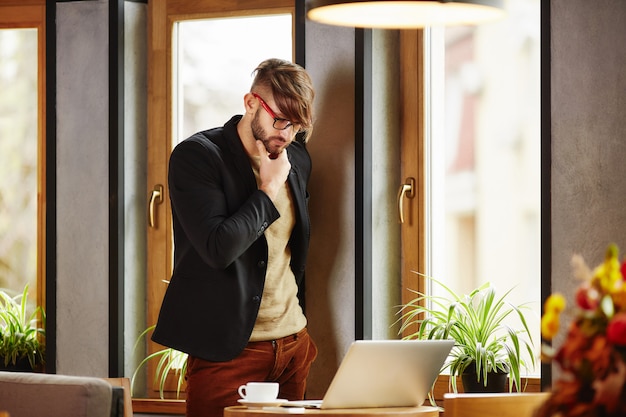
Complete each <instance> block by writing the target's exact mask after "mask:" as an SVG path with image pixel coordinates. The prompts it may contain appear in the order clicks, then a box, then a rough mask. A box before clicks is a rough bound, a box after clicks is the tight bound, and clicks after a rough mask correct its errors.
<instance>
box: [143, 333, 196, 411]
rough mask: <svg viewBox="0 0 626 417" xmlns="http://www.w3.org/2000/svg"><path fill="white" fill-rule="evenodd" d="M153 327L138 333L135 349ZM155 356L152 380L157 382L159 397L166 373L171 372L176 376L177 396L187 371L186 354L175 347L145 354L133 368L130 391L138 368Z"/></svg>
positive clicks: (161, 395) (163, 387)
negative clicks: (155, 362)
mask: <svg viewBox="0 0 626 417" xmlns="http://www.w3.org/2000/svg"><path fill="white" fill-rule="evenodd" d="M154 328H155V326H154V325H153V326H150V327H148V328H147V329H146V330H144V331H143V332H142V333H141V334H140V335H139V338H138V340H137V343H135V349H136V348H137V345H138V344H139V341H140V340H141V339H142V338H144V337H146V336H147V335H148V333H150V332H151V331H152V330H154ZM157 358H158V363H157V367H156V370H155V372H154V382H155V383H156V382H158V385H159V396H160V397H161V399H164V398H165V396H164V392H165V383H166V381H167V379H168V375H170V374H171V373H172V372H173V373H174V375H175V376H176V378H177V379H176V381H177V382H176V398H179V397H180V391H181V389H182V387H183V385H184V383H185V373H186V372H187V354H186V353H183V352H181V351H178V350H176V349H172V348H163V349H161V350H158V351H156V352H153V353H151V354H149V355H148V356H146V357H145V358H144V359H143V360H142V361H141V362H140V363H139V365H137V368H136V369H135V372H134V373H133V377H132V379H131V392H132V391H133V388H134V385H135V380H136V377H137V374H138V373H139V371H140V369H141V368H142V367H143V366H144V365H146V364H147V363H148V362H149V361H151V360H153V359H157Z"/></svg>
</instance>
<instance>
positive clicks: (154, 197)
mask: <svg viewBox="0 0 626 417" xmlns="http://www.w3.org/2000/svg"><path fill="white" fill-rule="evenodd" d="M162 202H163V186H162V185H161V184H157V185H155V186H154V189H153V190H152V194H151V195H150V203H149V204H148V211H149V212H148V222H149V224H150V227H156V223H155V221H154V217H155V216H154V206H155V205H156V204H161V203H162Z"/></svg>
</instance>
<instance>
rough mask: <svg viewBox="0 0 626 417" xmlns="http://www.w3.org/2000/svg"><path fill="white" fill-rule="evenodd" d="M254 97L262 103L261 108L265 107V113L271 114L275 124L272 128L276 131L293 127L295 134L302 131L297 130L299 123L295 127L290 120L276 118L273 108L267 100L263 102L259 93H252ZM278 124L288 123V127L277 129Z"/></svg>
mask: <svg viewBox="0 0 626 417" xmlns="http://www.w3.org/2000/svg"><path fill="white" fill-rule="evenodd" d="M252 95H253V96H254V97H256V98H257V99H258V100H259V103H261V107H263V108H264V109H265V111H266V112H267V114H269V115H270V117H271V118H272V119H274V123H273V124H272V127H273V128H274V129H276V130H286V129H289V128H290V127H293V131H294V133H298V132H299V131H300V128H298V130H296V125H298V123H296V124H295V125H294V124H293V123H292V122H291V121H290V120H287V119H283V118H282V117H278V116H276V113H274V111H273V110H272V109H271V107H270V106H268V104H267V103H266V102H265V100H263V99H262V98H261V96H260V95H258V94H257V93H254V92H253V93H252ZM276 122H287V125H286V126H285V127H283V128H282V129H281V128H278V127H276Z"/></svg>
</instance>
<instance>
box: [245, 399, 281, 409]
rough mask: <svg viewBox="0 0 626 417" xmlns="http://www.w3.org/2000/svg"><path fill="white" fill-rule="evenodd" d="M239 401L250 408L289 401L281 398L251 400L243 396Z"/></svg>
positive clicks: (273, 405) (270, 405) (274, 405)
mask: <svg viewBox="0 0 626 417" xmlns="http://www.w3.org/2000/svg"><path fill="white" fill-rule="evenodd" d="M237 401H239V404H242V405H245V406H246V407H248V408H263V407H276V406H277V405H280V404H283V403H286V402H287V400H281V399H280V398H277V399H275V400H271V401H249V400H244V399H243V398H242V399H240V400H237Z"/></svg>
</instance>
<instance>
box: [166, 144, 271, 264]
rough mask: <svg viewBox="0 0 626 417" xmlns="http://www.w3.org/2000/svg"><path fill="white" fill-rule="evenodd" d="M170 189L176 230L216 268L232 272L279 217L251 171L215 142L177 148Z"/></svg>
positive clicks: (169, 175)
mask: <svg viewBox="0 0 626 417" xmlns="http://www.w3.org/2000/svg"><path fill="white" fill-rule="evenodd" d="M192 138H193V137H192ZM168 185H169V192H170V200H171V205H172V215H173V217H174V227H175V231H176V228H177V226H179V227H180V228H181V231H182V232H184V235H185V240H188V242H187V243H188V244H191V246H192V247H193V249H194V250H195V251H196V252H197V253H198V254H199V256H200V257H201V258H202V259H203V261H204V262H206V263H207V264H208V265H209V266H210V267H212V268H216V269H224V268H226V267H228V266H229V265H230V264H231V263H232V262H233V261H234V260H235V259H237V258H239V257H240V256H241V255H242V254H243V253H244V252H245V251H246V250H247V249H248V248H249V247H250V245H252V244H253V243H254V242H255V241H256V240H257V239H258V238H259V237H260V236H262V235H263V232H264V231H265V229H267V227H268V226H269V225H270V224H272V222H274V221H275V220H276V219H277V218H278V217H279V213H278V211H277V209H276V207H275V206H274V204H273V203H272V201H271V200H270V198H269V197H268V196H267V194H265V193H264V192H263V191H260V190H258V189H257V186H256V181H255V179H254V174H253V173H252V171H251V169H250V168H249V166H248V167H247V169H243V168H242V166H241V164H239V165H238V164H237V163H236V161H231V160H229V159H228V155H227V154H225V153H224V152H223V151H222V150H221V149H220V148H219V147H218V146H216V145H215V144H213V143H212V142H209V141H206V142H200V141H197V140H186V141H184V142H181V143H180V144H178V145H177V146H176V148H175V149H174V151H173V152H172V155H171V157H170V165H169V174H168ZM177 244H178V242H177Z"/></svg>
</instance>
